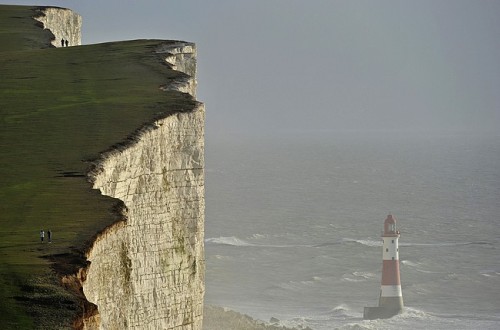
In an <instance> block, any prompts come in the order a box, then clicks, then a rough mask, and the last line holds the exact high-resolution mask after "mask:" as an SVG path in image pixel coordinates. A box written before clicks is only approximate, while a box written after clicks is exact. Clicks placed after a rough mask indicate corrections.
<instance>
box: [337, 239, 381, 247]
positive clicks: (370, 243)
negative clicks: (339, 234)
mask: <svg viewBox="0 0 500 330" xmlns="http://www.w3.org/2000/svg"><path fill="white" fill-rule="evenodd" d="M342 241H343V242H354V243H358V244H362V245H366V246H370V247H375V246H382V241H372V240H366V239H353V238H343V239H342Z"/></svg>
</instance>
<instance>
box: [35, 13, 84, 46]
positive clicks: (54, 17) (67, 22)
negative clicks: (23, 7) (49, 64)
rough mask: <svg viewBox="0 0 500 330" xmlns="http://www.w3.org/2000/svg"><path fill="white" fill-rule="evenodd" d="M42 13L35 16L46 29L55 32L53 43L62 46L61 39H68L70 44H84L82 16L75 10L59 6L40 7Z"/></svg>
mask: <svg viewBox="0 0 500 330" xmlns="http://www.w3.org/2000/svg"><path fill="white" fill-rule="evenodd" d="M39 9H40V12H41V13H42V15H39V16H35V17H34V19H36V20H37V21H39V22H42V23H43V26H44V28H45V29H47V30H50V32H52V34H54V37H55V39H54V40H52V42H51V43H52V45H53V46H55V47H61V46H62V45H61V39H62V40H67V41H68V46H79V45H81V44H82V17H81V16H80V15H78V14H77V13H75V12H74V11H72V10H70V9H66V8H58V7H39Z"/></svg>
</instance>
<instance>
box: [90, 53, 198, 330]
mask: <svg viewBox="0 0 500 330" xmlns="http://www.w3.org/2000/svg"><path fill="white" fill-rule="evenodd" d="M183 45H184V46H185V49H184V51H183V47H184V46H183ZM168 48H169V47H168V46H167V45H166V44H165V45H163V46H161V47H160V48H159V49H160V50H161V51H160V53H162V54H163V53H164V54H165V55H164V56H165V60H166V61H167V62H169V63H171V64H172V65H174V66H175V67H176V68H182V71H184V72H185V73H186V79H184V82H185V83H186V84H180V85H181V86H189V88H188V87H184V88H181V89H180V90H181V91H182V92H188V93H190V94H192V95H194V93H195V91H194V88H195V86H196V83H195V79H194V73H195V56H196V53H195V48H194V45H193V44H190V43H184V44H181V43H179V44H176V45H175V47H173V48H171V49H173V50H174V52H172V53H171V52H168ZM172 61H174V62H175V63H172ZM187 62H189V63H187ZM191 74H192V75H191ZM171 89H172V86H170V88H169V90H171ZM204 116H205V111H204V106H203V105H202V104H198V105H197V106H196V107H195V108H194V109H192V111H188V112H182V113H174V114H172V115H169V116H167V117H166V118H162V119H159V120H157V121H156V122H154V124H153V125H152V127H148V128H145V129H143V130H142V131H140V132H139V133H138V136H137V138H136V139H135V142H134V143H132V144H131V145H129V146H127V147H126V148H121V149H117V150H112V151H109V152H107V153H106V154H104V157H103V158H102V160H101V161H100V164H99V166H98V170H97V171H96V172H95V173H93V174H92V180H93V182H94V188H95V189H99V190H100V191H101V192H102V194H104V195H107V196H111V197H114V198H117V199H120V200H121V201H123V203H124V204H125V207H126V211H124V218H125V219H124V221H122V222H118V223H116V224H115V225H112V226H111V227H110V228H108V230H106V231H105V232H103V233H102V234H101V235H100V236H99V237H98V238H97V240H96V241H95V242H94V244H93V246H92V248H91V249H90V250H89V251H88V253H87V258H88V260H89V261H90V266H89V267H88V269H87V270H86V278H84V279H83V282H82V287H83V292H84V294H85V297H86V299H87V300H88V301H89V302H91V303H92V304H94V305H96V306H97V311H96V312H95V313H90V314H91V315H86V317H85V318H84V319H83V322H82V323H83V328H84V329H201V327H202V318H203V296H204V268H205V260H204V245H203V241H204V238H203V235H204V210H205V199H204Z"/></svg>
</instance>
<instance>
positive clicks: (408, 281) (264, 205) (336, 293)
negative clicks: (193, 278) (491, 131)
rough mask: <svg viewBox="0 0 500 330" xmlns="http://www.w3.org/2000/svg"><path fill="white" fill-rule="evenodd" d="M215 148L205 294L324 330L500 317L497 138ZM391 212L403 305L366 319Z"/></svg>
mask: <svg viewBox="0 0 500 330" xmlns="http://www.w3.org/2000/svg"><path fill="white" fill-rule="evenodd" d="M209 142H210V141H209ZM206 157H207V171H206V193H207V195H206V199H207V212H206V226H205V227H206V228H205V236H206V259H207V270H206V303H208V304H214V305H219V306H224V307H228V308H231V309H234V310H236V311H238V312H241V313H245V314H248V315H250V316H252V317H254V318H258V319H262V320H269V319H270V318H271V317H275V318H278V319H279V320H281V323H282V324H283V325H289V326H309V327H311V328H312V329H317V330H322V329H335V328H340V329H401V328H408V329H410V328H411V329H430V328H432V329H498V328H500V255H499V248H500V229H499V224H500V219H499V217H500V139H498V138H480V137H472V136H434V137H432V136H426V137H394V136H391V137H388V136H378V135H374V136H366V137H354V136H349V135H342V136H330V137H324V136H321V135H317V136H315V137H311V136H306V135H304V136H301V137H298V136H294V137H289V138H283V137H282V138H274V139H266V138H259V139H241V140H240V139H229V140H228V141H225V142H224V141H219V142H218V143H214V144H212V145H211V144H210V143H208V144H207V152H206ZM389 213H391V214H393V215H394V216H395V217H396V219H397V220H398V226H399V229H400V231H401V238H400V240H399V243H400V270H401V281H402V290H403V299H404V303H405V311H404V313H403V314H401V315H398V316H396V317H394V318H392V319H389V320H374V321H364V320H362V316H363V307H364V306H376V305H377V303H378V295H379V290H380V276H381V267H382V261H381V259H382V251H381V246H382V244H381V238H380V233H381V230H382V225H383V221H384V219H385V217H386V216H387V214H389Z"/></svg>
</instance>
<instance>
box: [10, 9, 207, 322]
mask: <svg viewBox="0 0 500 330" xmlns="http://www.w3.org/2000/svg"><path fill="white" fill-rule="evenodd" d="M0 18H1V19H0V41H1V42H3V44H4V46H5V45H8V46H9V47H4V48H3V49H2V51H0V75H1V76H2V80H1V81H0V90H1V93H2V98H1V101H0V109H1V111H0V119H1V120H0V138H1V139H2V141H9V143H2V144H1V145H0V152H1V153H2V157H3V161H2V163H1V164H0V177H1V179H0V180H1V182H0V197H1V198H2V205H1V210H0V211H1V212H0V223H1V225H2V227H3V228H8V230H4V231H3V232H2V233H0V249H1V251H2V254H0V280H1V281H2V284H3V286H2V290H1V292H0V307H1V309H2V311H3V312H4V313H3V315H1V316H0V322H1V324H2V327H3V328H5V329H9V328H13V329H14V328H33V329H37V328H40V329H42V328H43V329H46V328H51V329H59V328H71V327H72V328H81V329H158V328H161V329H174V328H175V329H201V324H202V314H203V295H204V267H205V260H204V250H203V233H204V207H205V204H204V203H205V201H204V115H205V111H204V106H203V104H201V103H200V102H198V101H196V98H195V93H196V80H195V74H196V48H195V45H194V44H192V43H188V42H182V41H165V40H134V41H127V42H110V43H104V44H99V45H85V46H78V45H79V44H80V31H81V18H80V17H79V15H77V14H75V13H73V12H71V11H70V10H67V9H64V8H55V7H24V6H0ZM59 39H64V40H68V43H69V46H70V47H62V43H60V40H59ZM71 46H78V47H71ZM55 68H56V69H55ZM41 230H45V231H48V230H50V231H51V232H52V233H53V236H52V242H51V243H50V244H48V243H47V241H46V240H45V241H40V238H39V236H38V235H39V234H38V233H39V232H41ZM60 281H62V282H60ZM61 284H62V285H61ZM63 287H65V288H66V290H65V289H63Z"/></svg>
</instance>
